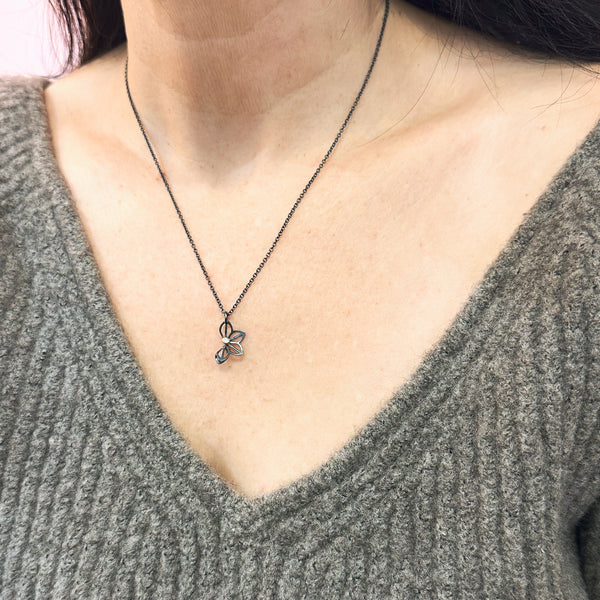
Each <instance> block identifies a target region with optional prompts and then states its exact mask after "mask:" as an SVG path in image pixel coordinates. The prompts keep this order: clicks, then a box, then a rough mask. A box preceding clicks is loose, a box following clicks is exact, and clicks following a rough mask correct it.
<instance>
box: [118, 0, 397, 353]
mask: <svg viewBox="0 0 600 600" xmlns="http://www.w3.org/2000/svg"><path fill="white" fill-rule="evenodd" d="M389 8H390V0H385V11H384V15H383V23H382V25H381V30H380V32H379V37H378V38H377V44H376V46H375V52H374V54H373V59H372V60H371V64H370V66H369V69H368V71H367V75H366V77H365V79H364V81H363V84H362V86H361V88H360V91H359V92H358V95H357V96H356V99H355V100H354V102H353V104H352V107H351V108H350V112H349V113H348V115H347V116H346V119H345V120H344V122H343V124H342V126H341V127H340V130H339V131H338V133H337V135H336V136H335V139H334V140H333V143H332V144H331V146H330V147H329V150H327V152H326V154H325V156H324V157H323V159H322V160H321V162H320V163H319V166H318V167H317V170H316V171H315V172H314V173H313V175H312V177H311V178H310V179H309V180H308V183H307V184H306V185H305V186H304V189H303V190H302V192H301V193H300V195H299V196H298V199H297V200H296V202H294V205H293V206H292V209H291V210H290V212H289V213H288V216H287V217H286V218H285V221H284V222H283V225H282V226H281V229H280V230H279V233H278V234H277V236H276V237H275V239H274V240H273V243H272V244H271V247H270V248H269V249H268V250H267V253H266V254H265V256H264V258H263V259H262V260H261V261H260V264H259V265H258V267H257V269H256V271H254V273H253V274H252V277H250V279H249V280H248V283H247V284H246V287H244V289H243V290H242V293H241V294H240V295H239V296H238V298H237V300H236V301H235V302H234V303H233V306H232V307H231V308H230V309H229V310H228V311H227V310H225V308H224V307H223V303H222V302H221V300H220V298H219V296H218V294H217V292H216V290H215V287H214V285H213V283H212V281H211V280H210V277H209V276H208V272H207V271H206V268H205V266H204V263H203V262H202V259H201V258H200V255H199V254H198V250H197V249H196V245H195V244H194V240H193V239H192V236H191V235H190V232H189V230H188V228H187V225H186V224H185V221H184V220H183V215H182V214H181V211H180V210H179V206H177V202H175V198H174V197H173V192H172V191H171V187H170V186H169V183H168V181H167V178H166V177H165V174H164V173H163V170H162V169H161V167H160V164H159V162H158V159H157V158H156V154H155V153H154V150H153V149H152V145H151V144H150V140H149V139H148V135H147V134H146V130H145V129H144V126H143V125H142V120H141V119H140V116H139V114H138V111H137V109H136V107H135V104H134V103H133V99H132V97H131V91H130V89H129V79H128V77H127V63H128V59H129V57H128V56H127V57H126V58H125V87H126V89H127V97H128V98H129V102H130V104H131V108H132V109H133V113H134V115H135V118H136V120H137V122H138V125H139V126H140V130H141V132H142V134H143V136H144V139H145V140H146V144H147V146H148V149H149V150H150V154H151V155H152V159H153V160H154V164H155V165H156V168H157V169H158V172H159V173H160V176H161V178H162V180H163V183H164V184H165V187H166V188H167V192H169V196H170V197H171V200H172V201H173V205H174V206H175V210H176V211H177V214H178V215H179V220H180V221H181V224H182V225H183V229H184V230H185V233H186V235H187V238H188V240H189V241H190V244H191V246H192V249H193V250H194V254H195V255H196V258H197V259H198V263H199V264H200V268H201V269H202V272H203V273H204V277H205V279H206V281H207V282H208V285H209V287H210V290H211V292H212V294H213V296H214V297H215V300H216V301H217V304H218V305H219V308H220V309H221V314H222V315H223V316H224V317H225V319H224V321H223V322H222V323H221V325H220V326H219V335H220V336H221V341H222V342H223V346H222V347H221V348H220V349H219V350H218V351H217V353H216V354H215V360H216V361H217V364H222V363H224V362H225V361H226V360H227V359H228V358H229V357H230V356H241V355H242V354H244V350H243V348H242V345H241V342H242V340H243V339H244V337H245V336H246V334H245V332H243V331H239V330H234V328H233V326H232V325H231V323H230V322H229V316H230V315H231V314H232V313H233V311H234V310H235V309H236V308H237V306H238V304H239V303H240V301H241V300H242V298H243V297H244V296H245V295H246V292H247V291H248V290H249V289H250V286H251V285H252V283H253V282H254V280H255V279H256V276H257V275H258V274H259V273H260V271H261V270H262V268H263V267H264V266H265V263H266V262H267V260H268V259H269V256H271V253H272V252H273V249H274V248H275V246H276V244H277V242H278V241H279V238H280V237H281V235H282V234H283V231H284V230H285V228H286V227H287V225H288V223H289V222H290V219H291V218H292V215H293V214H294V212H295V210H296V208H297V207H298V205H299V204H300V202H301V201H302V199H303V198H304V196H305V194H306V192H307V191H308V189H309V188H310V186H311V185H312V184H313V182H314V180H315V179H316V178H317V175H318V174H319V173H320V172H321V169H322V168H323V166H324V165H325V163H326V162H327V159H328V158H329V157H330V155H331V153H332V152H333V149H334V148H335V146H336V145H337V143H338V141H339V140H340V137H341V136H342V133H343V132H344V130H345V129H346V125H348V122H349V121H350V118H351V117H352V114H353V113H354V110H355V109H356V106H357V105H358V102H359V100H360V98H361V96H362V94H363V92H364V90H365V88H366V86H367V82H368V81H369V79H370V77H371V72H372V71H373V67H374V66H375V61H376V60H377V56H378V54H379V48H380V47H381V40H382V39H383V32H384V31H385V26H386V23H387V18H388V13H389Z"/></svg>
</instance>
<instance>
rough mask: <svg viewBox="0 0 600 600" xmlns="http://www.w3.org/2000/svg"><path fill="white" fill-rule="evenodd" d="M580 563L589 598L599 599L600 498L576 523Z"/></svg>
mask: <svg viewBox="0 0 600 600" xmlns="http://www.w3.org/2000/svg"><path fill="white" fill-rule="evenodd" d="M576 532H577V546H578V549H579V557H580V565H581V571H582V574H583V579H584V581H585V585H586V589H587V592H588V596H589V598H590V600H600V499H598V500H596V502H595V503H594V504H593V505H592V506H591V508H590V509H589V510H588V512H587V513H586V514H585V516H584V517H583V518H582V519H581V520H580V521H579V523H578V524H577V529H576Z"/></svg>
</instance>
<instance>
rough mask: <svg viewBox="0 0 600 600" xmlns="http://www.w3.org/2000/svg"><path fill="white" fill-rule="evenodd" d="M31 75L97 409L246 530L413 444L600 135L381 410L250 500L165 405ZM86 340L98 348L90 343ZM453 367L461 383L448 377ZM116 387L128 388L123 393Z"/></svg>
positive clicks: (597, 129) (599, 130) (170, 483)
mask: <svg viewBox="0 0 600 600" xmlns="http://www.w3.org/2000/svg"><path fill="white" fill-rule="evenodd" d="M31 81H32V83H31V85H33V86H34V90H33V91H34V94H33V95H34V97H35V98H34V101H35V102H37V105H36V106H34V107H33V109H34V110H33V111H32V116H33V117H34V118H35V119H38V121H39V122H36V123H34V124H32V127H34V128H35V132H36V135H37V136H38V137H37V140H36V142H37V143H36V144H35V149H34V152H35V157H34V164H35V166H36V168H37V169H38V172H39V175H40V185H43V186H45V187H46V188H47V190H48V192H49V194H48V198H47V201H48V210H49V212H50V213H52V214H53V218H54V219H55V222H56V224H57V226H58V227H59V230H60V231H61V232H62V234H63V237H62V244H63V245H64V250H65V252H66V256H67V257H68V262H69V263H70V266H69V269H70V270H71V272H72V273H73V275H74V278H75V280H76V282H77V289H78V290H79V292H80V294H81V299H82V300H83V304H84V306H85V312H86V315H87V318H88V323H89V325H90V327H91V328H92V329H93V330H94V331H95V332H97V337H98V339H97V340H96V339H95V338H96V336H95V335H94V336H93V337H94V339H95V341H96V344H97V345H96V346H94V351H95V355H96V357H97V359H98V364H97V365H95V368H96V367H97V369H98V371H99V372H101V373H102V376H103V377H105V379H106V382H107V384H108V383H110V385H111V389H110V390H107V392H106V393H102V394H100V395H96V396H95V397H94V398H93V402H94V404H95V406H96V409H97V411H98V413H99V414H100V415H101V418H102V419H103V420H104V422H105V423H106V425H107V429H108V434H109V435H111V436H112V440H113V442H114V443H115V445H116V446H117V447H119V449H120V450H121V452H122V453H123V456H125V457H126V461H127V462H128V464H129V466H130V467H131V468H133V469H134V470H135V471H136V472H137V473H138V475H140V477H142V478H143V477H144V474H145V473H146V474H147V473H151V474H152V475H156V476H157V477H158V479H160V481H161V482H162V485H163V486H164V487H163V489H162V491H161V493H162V494H163V495H166V497H168V498H170V499H172V500H174V501H176V502H179V503H180V505H182V506H184V507H185V510H187V511H191V512H192V513H194V512H196V514H198V511H200V512H202V510H201V509H204V510H209V511H210V512H211V513H214V514H218V515H219V518H222V519H225V520H227V521H229V522H230V523H233V524H235V525H237V526H241V527H242V529H243V530H244V531H246V532H248V531H250V530H252V529H253V528H254V527H258V524H259V523H262V525H263V526H264V525H265V524H266V523H267V522H269V521H271V520H273V519H276V518H279V519H282V518H284V517H285V515H286V514H293V512H294V511H296V510H299V509H300V508H302V507H306V506H307V505H308V504H310V503H312V502H315V501H317V499H318V498H319V497H322V496H324V495H327V494H333V493H335V492H336V490H338V489H339V487H340V486H352V484H353V482H354V483H355V484H356V482H357V481H358V480H359V479H360V477H361V469H364V468H365V467H366V465H367V464H368V463H369V461H375V460H376V459H377V458H378V456H379V454H378V453H381V452H383V451H384V450H385V448H386V446H388V445H389V444H388V443H387V442H389V441H390V436H391V435H392V433H393V432H396V431H398V429H399V428H404V431H405V438H404V439H405V440H406V444H407V445H408V443H409V441H410V439H411V437H414V436H415V435H417V434H418V428H417V426H416V423H417V421H418V420H419V418H420V419H423V418H425V419H427V418H428V416H431V414H432V413H433V412H434V411H435V410H437V409H438V408H439V404H435V403H428V401H427V398H426V395H427V393H428V392H430V391H431V389H432V388H436V387H442V388H445V392H446V393H449V392H448V388H450V387H451V386H453V385H456V384H457V383H458V381H459V380H460V375H461V373H463V372H464V368H466V367H467V366H468V362H469V358H470V357H472V356H473V355H474V352H476V348H475V346H477V344H468V343H466V342H467V340H468V338H469V336H471V337H473V338H476V337H478V336H477V334H478V332H479V328H480V327H481V324H482V320H483V316H484V314H485V310H486V307H487V306H489V305H490V303H491V302H492V301H493V300H494V298H495V297H496V295H497V294H498V293H499V289H500V288H501V284H502V282H504V281H505V280H507V279H509V278H510V275H511V273H512V272H513V269H514V268H515V266H516V264H517V262H518V260H519V257H520V256H521V254H522V253H523V252H525V250H526V248H527V246H528V244H529V242H530V240H531V239H532V238H533V236H534V235H535V233H536V231H538V230H539V228H540V225H541V224H542V223H543V222H544V221H545V219H546V218H547V217H548V214H549V212H550V211H551V209H552V208H553V207H554V206H555V204H557V203H558V202H559V201H560V198H561V194H560V192H561V191H562V190H561V186H565V182H568V181H569V180H570V178H572V177H573V176H574V174H575V173H576V172H577V168H578V166H580V165H579V162H580V161H581V158H582V156H585V153H586V152H587V150H588V149H589V148H590V147H591V146H592V145H593V144H596V143H597V137H598V136H599V135H600V121H598V122H597V123H596V125H595V126H594V128H593V129H592V130H590V131H589V132H588V134H587V135H586V137H585V138H584V140H583V142H581V143H580V144H579V146H578V147H577V148H576V149H575V151H574V152H573V153H572V154H571V155H570V156H569V157H568V159H567V160H566V162H565V163H563V166H562V167H561V168H560V170H559V171H558V172H557V173H556V174H555V175H554V176H553V178H552V180H551V182H550V183H549V185H548V186H547V187H546V189H545V191H544V192H543V193H542V194H541V195H540V197H539V198H538V199H537V201H536V202H535V203H534V204H533V206H532V207H531V208H530V209H529V211H528V212H527V213H526V214H525V217H524V219H523V220H522V221H521V223H520V224H519V226H518V227H517V229H516V230H515V231H514V232H513V234H512V236H511V238H510V239H509V241H508V243H507V244H506V245H505V246H504V247H503V249H502V250H501V251H500V253H499V254H498V255H497V257H496V258H495V260H494V261H493V262H492V263H491V265H490V266H489V267H488V269H487V271H486V273H485V274H484V276H483V278H482V279H481V280H480V281H479V283H478V284H477V285H476V286H475V288H474V291H473V292H472V293H471V295H470V296H469V297H468V299H467V300H466V302H465V303H464V304H463V306H462V308H461V309H460V310H459V312H458V314H457V315H456V316H455V317H454V319H453V321H452V322H451V324H450V326H449V327H447V328H446V330H445V332H444V333H443V335H442V336H441V338H440V339H438V341H437V342H436V343H435V344H434V345H433V346H432V347H431V348H430V349H429V350H428V351H427V352H426V353H425V355H424V357H423V359H422V360H421V362H420V363H419V365H418V366H417V367H416V369H414V370H413V372H412V374H411V375H410V377H409V378H408V379H407V380H406V381H405V382H404V383H403V384H402V385H401V386H400V387H399V388H398V389H397V390H396V392H395V393H394V394H393V395H392V397H391V398H390V399H389V400H388V401H387V402H386V403H385V405H384V406H383V407H382V408H381V409H380V410H379V411H378V412H377V413H376V414H375V416H373V417H372V418H371V419H370V420H369V422H368V423H366V424H365V425H364V426H363V427H362V428H361V429H360V430H359V432H358V433H357V434H356V435H354V436H353V437H352V438H351V439H350V440H349V441H347V442H346V443H345V444H344V445H343V447H342V448H341V449H339V450H338V451H336V452H335V453H333V454H332V455H330V456H329V458H328V459H327V460H325V461H324V462H323V463H322V464H321V465H320V466H318V467H317V468H315V469H314V470H312V471H311V472H310V473H308V474H306V475H304V476H301V477H299V478H298V479H296V480H294V481H293V482H292V483H290V484H288V485H285V486H283V487H280V488H279V489H277V490H275V491H273V492H270V493H268V494H266V495H264V496H261V497H259V498H248V497H246V496H244V495H243V494H240V493H238V492H236V491H235V490H233V489H232V488H230V487H229V485H228V484H227V483H226V482H225V481H224V480H223V479H222V478H221V477H220V476H219V475H217V474H216V473H215V472H214V471H212V469H210V467H209V466H208V465H207V464H206V463H205V462H204V461H203V460H202V459H201V458H200V457H199V455H197V454H196V453H195V452H194V451H193V450H192V448H191V447H190V446H189V445H188V444H187V442H186V441H185V440H184V438H183V436H182V435H181V434H180V433H179V432H178V431H177V430H176V429H175V427H174V426H173V424H172V422H171V421H170V419H169V418H168V417H167V415H166V413H165V412H164V411H163V410H162V408H161V407H160V404H159V402H158V400H157V398H156V396H155V395H154V392H153V391H152V389H151V387H150V384H149V382H148V381H147V380H146V378H145V376H144V374H143V372H142V370H141V367H140V366H139V364H138V362H137V360H136V358H135V356H134V354H133V352H132V349H131V347H130V345H129V342H128V340H127V338H126V336H125V333H124V330H123V328H122V327H121V324H120V322H119V321H118V319H117V317H116V313H115V311H114V309H113V308H112V305H111V302H110V300H109V297H108V294H107V291H106V289H105V287H104V284H103V282H102V278H101V275H100V270H99V268H98V265H97V263H96V261H95V259H94V257H93V253H92V250H91V247H90V245H89V243H88V240H87V237H86V234H85V232H84V229H83V225H82V222H81V220H80V218H79V215H78V213H77V211H76V208H75V203H74V201H73V198H72V195H71V192H70V190H69V188H68V184H67V183H66V180H65V179H64V177H63V175H62V173H61V171H60V169H59V167H58V162H57V159H56V156H55V153H54V148H53V144H52V133H51V131H50V126H49V121H48V114H47V107H46V103H45V96H44V89H45V87H46V86H47V85H48V84H49V83H50V80H48V79H46V78H32V80H31ZM36 94H37V95H36ZM41 210H46V207H42V208H41ZM82 343H83V342H82ZM87 343H88V346H87V348H88V350H89V340H88V342H87ZM82 347H83V346H82ZM451 366H452V369H451V368H450V367H451ZM450 373H453V374H454V375H453V377H454V379H452V378H451V377H449V374H450ZM442 375H443V377H442ZM115 386H116V387H118V388H120V390H122V391H123V392H124V393H123V394H122V395H119V394H118V393H117V392H116V390H115ZM442 395H444V394H442ZM140 436H141V437H142V438H143V439H142V440H141V441H140ZM182 489H184V490H185V492H184V494H183V497H182V494H181V490H182ZM342 495H343V494H341V495H340V498H341V496H342ZM341 501H342V500H341V499H340V502H341ZM215 511H216V513H215Z"/></svg>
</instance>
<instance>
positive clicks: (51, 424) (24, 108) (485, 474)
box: [0, 77, 600, 600]
mask: <svg viewBox="0 0 600 600" xmlns="http://www.w3.org/2000/svg"><path fill="white" fill-rule="evenodd" d="M46 83H47V82H46V80H45V79H43V78H24V77H13V78H8V77H5V78H3V79H2V80H0V598H1V599H2V600H9V599H17V600H25V599H30V598H39V599H43V600H48V599H60V600H64V599H66V598H82V599H86V600H92V599H101V598H118V599H132V598H137V599H142V598H143V599H154V598H155V599H161V600H164V599H171V598H177V599H184V598H186V599H187V598H189V599H212V598H218V599H231V598H244V599H252V600H255V599H267V598H269V599H270V598H280V599H286V600H289V599H296V598H309V599H312V598H323V599H328V600H332V599H337V598H356V599H361V600H365V599H387V598H396V599H399V598H401V599H407V600H413V599H431V598H447V599H458V598H461V599H478V600H481V599H494V600H496V599H505V598H506V599H509V598H510V599H515V600H523V599H529V598H536V599H540V598H541V599H549V600H550V599H551V600H557V599H564V600H583V599H585V598H592V599H597V600H598V599H600V423H599V417H600V275H599V274H600V244H599V236H600V170H599V159H600V123H599V124H598V125H597V126H596V127H595V128H594V129H593V130H592V131H591V132H590V133H589V134H588V136H587V138H586V139H585V141H583V142H582V143H581V145H580V146H579V147H578V149H577V150H576V151H575V152H574V154H572V155H571V156H570V158H569V159H568V161H567V162H566V163H565V164H564V165H563V167H562V169H561V170H560V171H559V172H558V173H557V174H556V175H555V177H554V179H553V181H552V182H551V184H550V185H549V187H548V188H547V189H546V191H545V192H544V194H543V195H542V196H541V197H540V198H539V199H538V200H537V202H536V204H535V205H534V206H533V208H532V209H531V210H530V211H529V212H528V213H527V214H526V215H525V216H524V220H523V222H522V223H521V225H520V226H519V228H518V229H517V230H516V232H515V233H514V234H513V236H512V238H511V240H510V242H509V243H508V244H507V245H506V246H505V247H504V249H503V250H502V252H501V253H500V255H499V256H498V257H497V258H496V260H495V261H494V262H493V264H492V265H491V266H490V267H489V270H488V271H487V273H486V275H485V277H484V278H483V279H482V281H481V282H480V283H479V285H478V286H477V288H476V290H475V292H474V293H473V294H472V295H471V297H470V298H469V299H468V301H467V302H466V304H465V305H464V306H463V308H462V309H461V311H460V313H459V314H458V316H457V317H456V319H455V320H454V322H453V323H452V325H451V326H450V327H449V328H448V329H447V330H446V332H445V333H444V336H443V337H442V339H441V340H440V341H439V342H438V343H437V344H436V345H435V346H434V347H433V348H432V349H431V350H430V351H429V352H428V353H427V355H426V356H425V358H424V360H423V361H422V362H421V364H420V365H419V367H418V368H417V369H416V371H415V372H414V373H413V375H412V376H411V378H410V379H409V381H408V382H407V383H406V384H404V385H403V386H402V387H400V388H399V389H398V390H397V391H396V393H395V394H394V395H393V397H392V398H390V400H389V402H388V403H387V404H386V405H385V407H384V408H383V409H382V410H381V411H380V412H379V413H378V414H377V415H376V416H375V417H374V418H373V419H372V420H371V421H370V422H369V423H368V424H367V425H366V427H364V428H363V429H362V430H361V431H360V432H359V433H358V434H357V435H356V436H355V437H354V438H353V439H352V440H351V441H350V442H349V443H347V444H346V445H345V446H344V447H343V448H342V449H341V450H340V451H339V452H337V453H335V454H334V455H333V456H332V457H330V459H329V460H327V461H326V462H325V464H323V465H322V466H321V467H319V468H317V469H316V470H314V471H313V472H312V473H310V474H309V475H307V476H305V477H303V478H301V479H300V480H298V481H296V482H295V483H293V484H292V485H290V486H288V487H285V488H283V489H281V490H278V491H276V492H274V493H272V494H270V495H268V496H266V497H264V498H261V499H259V500H247V499H245V498H244V497H242V496H240V495H238V494H237V493H235V492H233V491H232V490H230V489H229V488H228V487H227V485H226V484H225V483H224V482H223V481H222V480H221V479H220V478H219V477H218V476H217V475H216V474H215V473H213V472H212V471H211V469H210V468H208V466H206V464H205V463H204V462H202V461H201V460H200V459H199V458H198V456H197V455H196V454H195V453H194V452H193V451H192V450H191V448H190V447H189V446H188V445H187V443H186V442H185V441H184V439H183V437H182V436H181V435H180V434H179V433H178V432H177V431H176V430H175V429H174V428H173V426H172V424H171V422H170V421H169V419H168V417H167V416H166V414H165V413H164V412H163V411H162V409H161V408H160V405H159V404H158V402H157V400H156V398H155V397H154V395H153V393H152V391H151V389H150V388H149V385H148V383H147V381H146V380H145V379H144V376H143V375H142V372H141V369H140V367H139V365H138V364H137V362H136V359H135V357H134V355H133V354H132V351H131V349H130V347H129V346H128V342H127V339H126V337H125V335H124V333H123V330H122V328H121V326H120V324H119V322H118V320H117V319H116V317H115V313H114V311H113V309H112V307H111V304H110V302H109V300H108V297H107V294H106V291H105V289H104V287H103V284H102V281H101V278H100V274H99V271H98V268H97V264H96V263H95V262H94V258H93V255H92V252H91V250H90V248H89V245H88V242H87V239H86V237H85V234H84V232H83V229H82V225H81V222H80V220H79V218H78V215H77V213H76V211H75V208H74V206H73V203H72V198H71V196H70V192H69V190H68V187H67V184H66V183H65V181H64V179H63V178H62V176H61V174H60V172H59V170H58V167H57V164H56V158H55V156H54V154H53V150H52V144H51V139H50V134H49V130H48V122H47V113H46V107H45V104H44V99H43V98H44V97H43V94H42V91H43V87H44V85H46ZM532 160H534V158H532Z"/></svg>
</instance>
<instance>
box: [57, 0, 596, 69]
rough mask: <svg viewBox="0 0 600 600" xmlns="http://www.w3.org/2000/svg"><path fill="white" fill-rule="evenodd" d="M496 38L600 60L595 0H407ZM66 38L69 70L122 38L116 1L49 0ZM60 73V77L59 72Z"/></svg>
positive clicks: (554, 54) (580, 60)
mask: <svg viewBox="0 0 600 600" xmlns="http://www.w3.org/2000/svg"><path fill="white" fill-rule="evenodd" d="M409 1H410V3H411V4H413V5H415V6H417V7H419V8H421V9H423V10H426V11H428V12H431V13H433V14H436V15H438V16H441V17H443V18H445V19H448V20H450V21H452V22H454V23H456V24H457V25H461V26H464V27H467V28H470V29H474V30H476V31H478V32H480V33H483V34H484V35H487V36H490V37H492V38H494V39H496V40H499V41H501V42H504V43H508V45H509V46H513V47H514V49H515V51H518V50H519V48H522V49H523V50H526V51H529V52H533V53H534V54H539V55H540V57H548V58H556V59H560V60H563V61H565V62H570V63H573V64H576V65H578V66H580V67H583V68H586V66H585V63H592V62H594V63H600V2H598V0H409ZM50 6H51V7H52V9H53V10H54V13H55V14H56V17H57V20H58V23H59V25H60V30H61V32H62V35H63V36H64V38H65V40H66V43H67V48H68V57H67V61H66V64H65V65H64V69H63V72H62V73H60V74H64V72H66V71H67V70H69V69H71V68H75V67H77V66H80V65H83V64H85V63H87V62H89V61H91V60H92V59H94V58H96V57H97V56H100V55H101V54H103V53H105V52H107V51H109V50H112V49H113V48H115V47H116V46H118V45H119V44H121V43H122V42H124V41H126V36H125V24H124V22H123V12H122V10H121V2H120V0H101V1H98V0H50ZM60 74H59V75H60Z"/></svg>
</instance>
